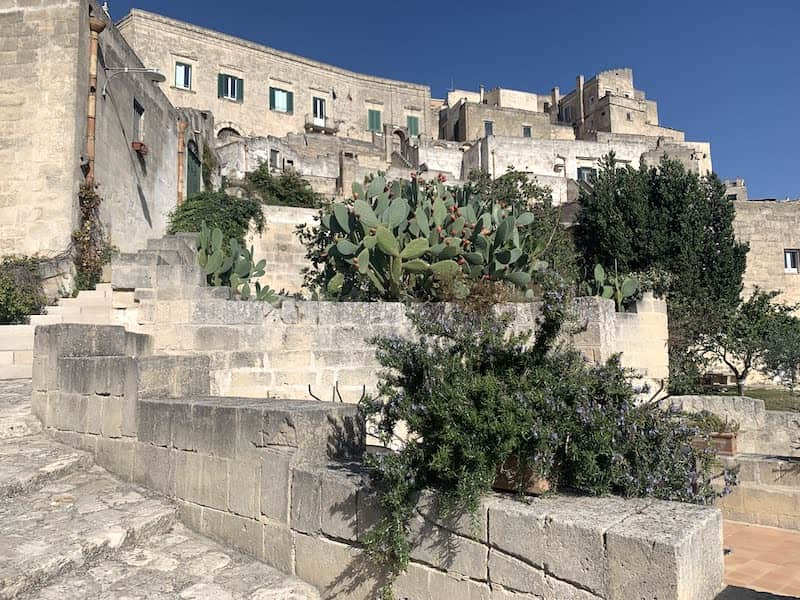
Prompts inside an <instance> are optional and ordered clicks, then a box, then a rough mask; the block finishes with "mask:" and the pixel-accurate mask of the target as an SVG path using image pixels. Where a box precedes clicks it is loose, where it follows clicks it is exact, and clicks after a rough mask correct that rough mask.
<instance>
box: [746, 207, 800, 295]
mask: <svg viewBox="0 0 800 600" xmlns="http://www.w3.org/2000/svg"><path fill="white" fill-rule="evenodd" d="M735 207H736V217H735V219H734V221H733V226H734V230H735V232H736V238H737V239H739V240H740V241H743V242H747V243H748V244H750V251H749V252H748V253H747V268H746V269H745V272H744V295H745V296H749V295H750V294H751V293H752V292H753V290H754V289H755V288H756V287H759V288H761V289H763V290H779V291H781V292H782V293H781V295H780V296H778V298H777V301H779V302H784V303H787V304H796V303H798V302H800V274H799V273H792V272H788V273H787V272H786V270H785V269H784V259H783V253H784V250H797V249H800V202H768V201H764V202H748V201H744V202H736V203H735Z"/></svg>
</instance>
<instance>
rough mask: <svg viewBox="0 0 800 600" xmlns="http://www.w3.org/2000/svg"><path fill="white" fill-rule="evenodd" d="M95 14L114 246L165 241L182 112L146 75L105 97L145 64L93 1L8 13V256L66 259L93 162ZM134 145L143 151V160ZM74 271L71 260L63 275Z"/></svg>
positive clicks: (101, 137) (4, 232) (3, 246)
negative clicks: (118, 71) (116, 70)
mask: <svg viewBox="0 0 800 600" xmlns="http://www.w3.org/2000/svg"><path fill="white" fill-rule="evenodd" d="M90 13H91V14H92V15H93V16H94V17H95V18H97V19H100V20H101V21H103V22H104V24H105V25H104V28H103V30H102V32H100V33H99V36H98V37H99V40H98V44H99V50H98V79H97V89H96V112H95V117H96V118H95V130H96V136H95V138H96V153H95V156H96V160H95V182H96V184H97V192H98V194H99V195H100V196H101V197H102V198H103V200H104V202H103V204H102V207H101V219H102V221H103V224H104V225H105V227H106V230H107V233H108V234H109V240H110V242H111V243H112V244H113V245H115V246H117V247H118V248H120V249H122V250H134V249H138V248H141V247H142V246H143V245H144V242H145V240H146V239H147V237H159V236H161V235H163V234H164V232H165V219H166V214H167V213H168V212H169V211H170V210H171V209H172V208H173V207H174V206H175V202H176V194H177V167H176V165H177V153H178V148H177V140H178V135H177V120H178V113H177V112H176V111H175V109H174V108H173V107H172V105H171V104H170V103H169V101H168V99H167V98H166V96H165V95H164V94H163V93H162V92H161V91H160V90H159V89H158V88H157V87H156V86H154V84H153V83H151V82H149V81H146V80H145V79H144V78H143V77H142V75H141V73H128V74H124V75H117V76H114V77H113V79H112V80H111V81H110V82H109V83H108V86H107V89H106V92H107V94H106V95H105V96H103V94H102V93H101V92H102V90H103V89H104V86H105V85H106V82H107V79H106V76H107V75H110V73H107V72H106V69H107V68H113V67H131V68H142V67H143V65H142V63H141V62H140V60H139V59H138V57H137V56H136V55H135V54H134V53H133V51H132V50H131V48H130V47H129V46H128V45H127V44H126V42H125V41H124V39H123V38H122V36H121V35H120V34H119V32H118V31H117V30H116V29H115V28H114V27H113V26H112V25H111V24H110V22H109V19H108V17H107V16H106V15H105V13H103V11H102V9H101V8H100V7H99V6H97V4H96V3H95V2H94V1H93V0H64V1H63V2H54V1H46V2H25V1H22V0H19V1H13V2H10V3H8V2H7V3H5V4H3V6H2V7H0V40H2V45H3V54H2V56H3V58H2V60H3V61H4V62H3V65H2V69H0V80H2V85H0V89H2V91H0V98H2V100H0V138H2V140H3V141H2V142H0V159H2V161H3V164H4V165H5V170H4V174H3V176H2V180H1V181H0V208H2V210H0V254H11V253H25V254H35V253H38V254H40V255H42V256H44V257H48V256H53V255H58V254H61V253H64V252H65V251H67V250H68V249H69V248H70V245H71V241H72V233H73V231H75V230H76V229H77V226H78V219H79V217H78V191H79V188H80V186H81V184H82V183H83V182H84V170H85V169H86V168H87V165H88V160H89V157H88V154H87V128H88V121H89V118H88V106H89V101H88V96H89V92H90V90H89V68H90V30H89V17H90ZM135 105H136V106H138V108H139V114H138V115H137V113H136V109H135ZM134 130H136V131H138V136H137V134H135V133H134ZM134 137H137V139H134ZM134 141H139V142H144V143H145V144H146V145H147V150H148V152H147V154H146V156H145V155H144V154H143V153H140V152H136V151H135V150H134V149H133V148H132V145H131V144H132V142H134ZM69 269H70V261H69V258H68V257H66V259H65V260H64V261H63V264H61V265H59V266H57V267H56V270H59V271H61V272H63V270H69ZM67 287H69V286H68V285H67Z"/></svg>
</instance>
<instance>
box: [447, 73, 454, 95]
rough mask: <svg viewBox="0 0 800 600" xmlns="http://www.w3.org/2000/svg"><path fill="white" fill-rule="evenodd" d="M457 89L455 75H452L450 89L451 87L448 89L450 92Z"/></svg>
mask: <svg viewBox="0 0 800 600" xmlns="http://www.w3.org/2000/svg"><path fill="white" fill-rule="evenodd" d="M455 89H456V84H455V82H454V81H453V76H452V75H451V76H450V89H449V90H447V91H448V92H452V91H453V90H455Z"/></svg>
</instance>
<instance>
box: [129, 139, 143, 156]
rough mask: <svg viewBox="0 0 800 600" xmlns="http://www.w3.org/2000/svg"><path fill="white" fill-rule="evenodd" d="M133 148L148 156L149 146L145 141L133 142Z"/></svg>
mask: <svg viewBox="0 0 800 600" xmlns="http://www.w3.org/2000/svg"><path fill="white" fill-rule="evenodd" d="M131 148H133V149H134V151H136V152H138V153H139V154H141V155H142V156H147V146H146V145H145V143H144V142H131Z"/></svg>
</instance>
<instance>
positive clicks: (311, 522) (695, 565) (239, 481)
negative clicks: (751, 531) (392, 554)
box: [33, 325, 723, 600]
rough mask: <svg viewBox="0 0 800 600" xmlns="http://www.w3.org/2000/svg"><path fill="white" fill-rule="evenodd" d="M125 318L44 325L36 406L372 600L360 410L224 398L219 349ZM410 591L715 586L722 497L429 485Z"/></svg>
mask: <svg viewBox="0 0 800 600" xmlns="http://www.w3.org/2000/svg"><path fill="white" fill-rule="evenodd" d="M152 349H153V346H152V343H151V342H150V341H149V340H148V339H147V337H146V336H139V335H136V334H131V333H127V332H125V331H124V330H123V329H122V328H121V327H98V326H80V325H72V326H67V325H51V326H43V327H40V328H39V329H38V330H37V333H36V353H35V358H34V361H35V368H34V380H33V389H34V392H33V409H34V412H35V414H36V415H37V416H39V418H40V419H41V420H42V421H43V423H44V425H45V427H46V429H47V431H48V432H49V433H50V434H51V435H52V436H53V437H55V438H56V439H58V440H60V441H62V442H65V443H67V444H70V445H72V446H75V447H78V448H82V449H84V450H88V451H90V452H92V453H93V454H94V456H95V460H96V461H97V462H98V464H100V465H102V466H104V467H105V468H107V469H109V470H111V471H112V472H114V473H116V474H117V475H119V476H120V477H122V478H123V479H125V480H126V481H132V482H135V483H138V484H140V485H144V486H146V487H149V488H152V489H154V490H156V491H158V492H160V493H162V494H164V495H166V496H168V497H170V498H173V499H174V500H175V502H177V504H178V507H179V515H180V517H181V518H182V520H183V521H184V522H185V523H186V524H187V525H189V526H190V527H192V528H194V529H196V530H198V531H200V532H201V533H203V534H205V535H207V536H210V537H212V538H215V539H217V540H219V541H221V542H223V543H225V544H227V545H230V546H233V547H235V548H237V549H239V550H241V551H243V552H245V553H247V554H249V555H251V556H255V557H257V558H259V559H261V560H263V561H265V562H266V563H268V564H270V565H272V566H274V567H276V568H278V569H280V570H283V571H285V572H287V573H291V574H296V575H297V576H299V577H300V578H302V579H304V580H306V581H307V582H309V583H311V584H313V585H315V586H317V587H318V588H319V589H320V591H321V592H322V594H323V597H325V598H347V599H353V600H361V599H365V600H366V599H368V598H369V599H371V598H375V597H376V596H377V593H378V590H379V587H380V586H381V585H383V583H384V582H385V581H386V575H385V573H384V572H382V571H381V570H380V569H378V568H376V567H375V565H374V563H372V562H371V561H370V559H369V558H368V557H367V556H366V555H365V551H364V548H363V540H364V536H365V534H366V533H367V532H368V531H369V529H370V528H371V527H372V526H373V525H374V524H375V523H376V522H377V519H378V518H379V516H380V512H379V507H378V506H377V503H376V499H375V495H374V492H373V491H372V489H371V488H370V486H369V484H368V478H367V477H366V473H365V471H364V470H363V468H362V467H361V466H360V465H359V463H358V462H352V461H353V460H354V459H356V460H357V459H358V458H359V456H360V455H361V453H362V452H363V449H364V447H363V443H364V440H363V431H361V427H360V424H359V421H358V419H357V417H356V415H355V409H354V407H348V406H344V405H341V404H332V403H324V402H298V401H290V402H287V401H280V400H263V399H261V400H252V399H237V398H214V397H208V396H206V395H204V394H207V390H208V386H209V383H210V382H209V380H208V378H207V376H205V375H204V374H205V373H207V369H208V358H207V357H202V356H190V357H178V356H172V357H163V356H157V355H154V354H152V351H153V350H152ZM410 538H411V540H412V542H413V544H414V549H413V550H412V553H411V562H410V564H409V566H408V568H407V569H406V571H405V572H404V573H403V574H401V575H400V577H399V578H398V580H397V581H396V583H395V584H394V591H395V593H396V594H397V596H398V597H408V598H413V599H417V598H419V599H422V598H454V597H470V598H473V597H474V598H485V599H487V600H490V599H491V600H494V599H497V600H501V599H502V600H507V599H508V598H512V597H513V598H515V599H518V600H534V599H536V598H539V599H542V598H544V599H552V600H563V599H564V598H575V599H581V600H599V599H607V600H623V599H625V600H628V599H629V598H645V597H647V598H656V597H657V598H659V599H661V600H672V599H675V600H677V599H682V600H683V599H697V600H702V599H707V598H712V597H714V596H715V595H716V594H717V593H718V592H719V591H720V590H721V588H722V586H723V583H722V581H723V552H722V520H721V515H720V513H719V511H718V510H716V509H712V508H706V507H699V506H691V505H684V504H678V503H672V502H663V501H655V500H651V499H639V500H623V499H620V498H613V497H612V498H580V497H570V496H554V497H549V498H546V499H545V498H538V499H532V500H527V501H525V502H519V501H517V500H514V499H513V498H512V497H510V496H501V495H493V496H490V497H488V498H486V499H485V500H484V501H483V502H482V503H481V505H480V507H479V509H478V511H477V513H476V515H475V517H474V519H471V518H470V517H469V516H463V517H460V518H456V517H448V518H445V517H444V516H442V514H441V513H440V512H439V511H438V509H437V506H436V503H435V502H434V501H433V499H432V498H431V497H430V496H428V495H423V497H422V498H421V499H420V501H419V502H418V504H417V507H416V509H415V511H414V514H413V517H412V520H411V532H410Z"/></svg>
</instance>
